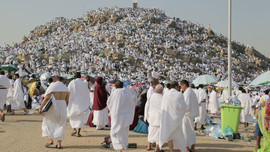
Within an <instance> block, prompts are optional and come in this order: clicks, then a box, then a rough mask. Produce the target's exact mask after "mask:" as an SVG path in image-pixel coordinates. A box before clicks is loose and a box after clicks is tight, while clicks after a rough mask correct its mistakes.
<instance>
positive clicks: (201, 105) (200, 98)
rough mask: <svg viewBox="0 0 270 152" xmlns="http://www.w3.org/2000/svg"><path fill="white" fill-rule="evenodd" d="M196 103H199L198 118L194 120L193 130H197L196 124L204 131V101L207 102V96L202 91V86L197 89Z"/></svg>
mask: <svg viewBox="0 0 270 152" xmlns="http://www.w3.org/2000/svg"><path fill="white" fill-rule="evenodd" d="M197 95H198V96H197V98H198V103H199V113H200V115H199V117H196V118H195V127H194V130H197V124H199V125H201V129H202V130H204V129H205V128H204V126H203V125H204V124H205V119H206V114H207V113H206V100H207V94H206V91H205V90H204V89H203V85H202V84H200V85H199V89H198V94H197Z"/></svg>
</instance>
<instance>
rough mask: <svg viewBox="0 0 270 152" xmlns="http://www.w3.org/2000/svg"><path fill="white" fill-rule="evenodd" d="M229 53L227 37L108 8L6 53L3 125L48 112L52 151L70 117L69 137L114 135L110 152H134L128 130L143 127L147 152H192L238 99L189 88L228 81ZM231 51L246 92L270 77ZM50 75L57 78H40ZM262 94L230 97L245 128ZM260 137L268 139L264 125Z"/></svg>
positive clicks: (0, 57) (159, 16) (0, 56)
mask: <svg viewBox="0 0 270 152" xmlns="http://www.w3.org/2000/svg"><path fill="white" fill-rule="evenodd" d="M226 50H227V45H226V38H225V37H224V36H222V35H221V34H216V33H214V32H213V31H212V30H211V29H210V28H208V29H207V28H205V27H203V26H202V25H200V24H193V23H191V22H190V21H182V20H180V19H178V18H171V17H167V16H166V15H165V12H164V11H162V10H159V9H143V8H138V9H131V8H118V7H115V8H102V9H98V10H93V11H90V12H88V13H87V14H85V15H84V16H83V17H81V18H77V19H66V18H62V17H60V18H55V19H54V20H52V21H50V22H48V23H46V24H44V25H41V26H38V27H36V28H35V29H34V30H33V31H31V32H30V34H29V36H27V37H24V39H23V41H22V42H21V43H19V44H17V43H13V44H12V45H8V44H6V43H3V45H1V46H0V51H1V52H0V61H1V63H0V64H1V66H2V65H14V66H16V67H17V68H18V71H17V72H16V73H12V72H10V71H9V72H8V73H5V72H4V71H0V94H1V98H0V116H1V120H2V121H5V115H6V114H12V115H13V114H15V110H23V111H24V114H25V115H27V114H31V113H33V112H34V111H35V110H38V111H39V113H44V118H43V123H42V135H43V136H44V137H48V142H47V143H46V145H45V146H46V147H50V146H52V145H53V144H54V141H53V140H57V145H56V148H59V149H61V148H63V147H62V144H61V142H62V141H63V140H64V139H65V128H66V119H67V118H69V123H70V125H71V127H72V133H71V135H72V136H77V137H80V136H82V135H81V129H82V128H83V127H84V126H85V124H88V125H90V126H95V127H96V129H97V130H102V129H105V128H106V127H110V129H111V131H110V139H111V141H112V145H113V148H114V149H115V150H120V151H121V152H124V151H126V149H127V145H128V133H129V130H130V129H131V128H134V127H136V125H137V124H138V121H139V120H141V121H143V122H144V123H145V124H148V143H147V150H151V149H152V147H153V146H154V149H155V151H157V152H158V151H163V150H162V146H163V145H164V144H165V143H168V145H169V148H170V151H171V152H172V151H173V149H174V147H176V148H177V149H179V150H181V151H182V152H183V151H187V152H189V151H192V152H195V144H196V134H195V132H194V131H195V130H197V129H202V130H204V129H205V123H206V122H205V120H206V116H207V115H208V114H211V115H217V116H218V115H220V108H219V105H220V103H230V102H231V98H230V97H229V95H228V90H227V89H226V88H224V89H222V90H217V89H216V87H214V86H205V85H199V87H198V88H197V89H196V88H195V87H194V85H192V84H191V83H190V82H192V81H193V80H194V79H195V78H196V77H198V76H199V75H201V74H210V75H214V76H216V77H217V78H218V79H219V80H223V79H225V78H226V77H227V74H226V73H227V71H226V68H225V66H224V65H226V62H227V56H226ZM232 51H233V54H234V55H233V57H232V60H233V61H235V63H234V64H233V71H232V72H233V79H234V80H235V81H237V82H240V83H241V84H244V85H247V84H249V82H250V81H251V80H252V79H253V78H255V77H256V76H257V75H258V74H260V73H261V72H263V71H265V70H267V69H263V68H261V67H259V66H256V65H255V63H254V62H255V60H258V59H259V57H256V56H255V58H252V59H251V58H250V56H248V55H247V54H246V53H245V52H243V51H239V50H237V48H233V50H232ZM236 62H240V63H239V64H236ZM242 63H243V64H242ZM246 63H248V64H246ZM254 65H255V66H254ZM247 70H248V71H249V72H247ZM77 71H80V72H77ZM45 73H50V74H48V75H49V76H48V77H45V79H44V78H41V77H42V74H45ZM98 76H99V77H98ZM125 81H129V82H130V83H129V84H125V83H123V82H125ZM137 84H138V85H137ZM133 85H135V87H132V86H133ZM147 89H148V90H147ZM263 91H264V92H260V91H253V90H252V91H251V90H248V89H247V88H242V87H240V88H238V89H236V90H234V93H233V98H236V99H238V100H239V101H240V105H241V106H243V107H244V109H243V110H242V113H241V122H242V123H244V125H245V127H247V126H248V119H249V118H250V117H256V116H257V114H258V113H260V112H258V110H261V109H263V110H265V108H267V106H268V105H269V104H268V103H269V91H268V90H267V89H265V90H263ZM49 102H52V106H51V107H49V110H48V111H47V112H44V110H43V109H44V107H46V106H47V105H48V103H49ZM4 105H5V107H6V109H7V112H6V113H5V112H4V111H3V110H4ZM269 107H270V106H269ZM268 110H269V109H267V110H266V111H268ZM269 111H270V110H269ZM259 117H260V116H259ZM139 118H140V119H139ZM261 119H262V118H261ZM267 122H268V121H267ZM130 125H131V126H133V127H131V126H130ZM197 127H198V128H197ZM256 128H257V131H256V134H257V135H258V137H261V135H262V133H263V131H262V129H261V128H262V125H259V124H258V125H257V126H256ZM258 130H260V131H258ZM259 133H260V134H259ZM258 141H259V140H258ZM258 145H259V144H258ZM263 145H265V143H264V144H263ZM258 148H259V146H258Z"/></svg>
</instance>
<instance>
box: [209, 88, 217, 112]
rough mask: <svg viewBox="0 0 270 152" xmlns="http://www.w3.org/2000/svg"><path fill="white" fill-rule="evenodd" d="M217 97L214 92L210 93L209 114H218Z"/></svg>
mask: <svg viewBox="0 0 270 152" xmlns="http://www.w3.org/2000/svg"><path fill="white" fill-rule="evenodd" d="M218 105H219V104H218V95H217V92H216V91H212V92H211V93H210V97H209V107H208V110H210V113H212V114H214V113H217V112H218V107H219V106H218Z"/></svg>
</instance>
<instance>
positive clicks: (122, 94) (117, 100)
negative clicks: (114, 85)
mask: <svg viewBox="0 0 270 152" xmlns="http://www.w3.org/2000/svg"><path fill="white" fill-rule="evenodd" d="M134 97H135V96H133V95H132V93H131V91H130V90H129V89H127V88H122V89H115V90H114V91H113V92H112V93H111V96H110V97H109V99H108V102H107V105H108V109H109V110H110V115H111V131H110V137H111V140H112V145H113V148H114V149H115V150H121V149H127V145H128V133H129V126H130V125H131V124H132V122H133V118H134V112H135V108H134V107H135V104H136V102H135V99H134Z"/></svg>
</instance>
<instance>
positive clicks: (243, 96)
mask: <svg viewBox="0 0 270 152" xmlns="http://www.w3.org/2000/svg"><path fill="white" fill-rule="evenodd" d="M241 91H242V93H240V94H239V96H238V99H239V100H240V102H241V106H242V107H244V109H243V110H242V111H241V119H240V122H242V123H244V127H248V118H249V116H250V114H251V112H252V109H251V104H252V100H251V98H250V96H249V94H248V93H246V90H244V89H242V90H241Z"/></svg>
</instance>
